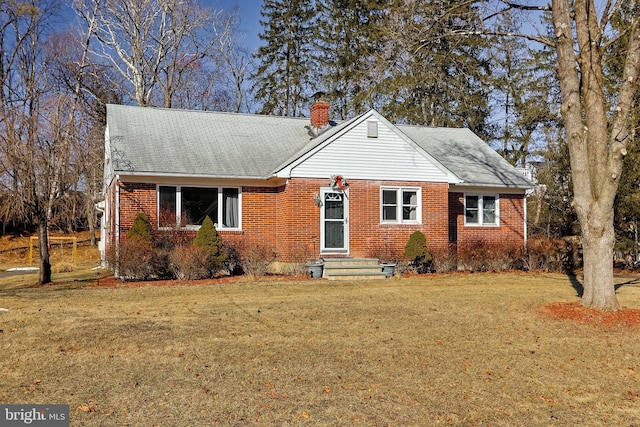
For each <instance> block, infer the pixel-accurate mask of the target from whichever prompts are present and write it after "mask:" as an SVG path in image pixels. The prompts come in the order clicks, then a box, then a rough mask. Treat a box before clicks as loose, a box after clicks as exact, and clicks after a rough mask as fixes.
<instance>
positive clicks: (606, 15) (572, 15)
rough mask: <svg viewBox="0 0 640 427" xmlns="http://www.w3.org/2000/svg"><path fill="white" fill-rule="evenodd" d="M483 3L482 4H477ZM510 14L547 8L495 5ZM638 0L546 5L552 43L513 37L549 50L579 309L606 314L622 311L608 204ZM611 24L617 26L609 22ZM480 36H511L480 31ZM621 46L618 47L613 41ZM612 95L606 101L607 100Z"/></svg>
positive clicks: (625, 109) (622, 137)
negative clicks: (577, 244) (612, 86)
mask: <svg viewBox="0 0 640 427" xmlns="http://www.w3.org/2000/svg"><path fill="white" fill-rule="evenodd" d="M483 3H484V4H485V5H486V4H487V2H483ZM498 4H501V5H502V7H503V10H502V11H497V12H496V13H494V14H493V15H492V16H494V17H495V16H497V15H499V14H500V13H501V12H503V11H505V10H509V9H516V10H520V11H542V10H547V11H548V10H549V7H547V6H535V5H529V4H528V5H524V4H520V3H518V2H512V1H508V0H501V1H500V2H498ZM639 6H640V5H639V4H638V2H637V1H629V2H623V1H621V0H609V1H607V2H602V3H600V2H599V3H598V4H597V5H596V3H595V1H594V0H575V1H572V0H552V3H551V8H550V10H551V15H552V22H553V29H554V34H553V38H547V37H544V36H540V35H537V34H517V36H520V37H524V38H526V39H528V40H532V41H537V42H541V43H543V44H546V45H548V46H551V47H553V48H555V50H556V53H557V70H558V78H559V82H560V88H561V96H562V101H561V110H560V111H561V114H562V118H563V124H564V128H565V131H566V138H567V142H568V147H569V157H570V163H571V176H572V182H573V194H574V199H573V203H572V204H573V207H574V209H575V211H576V214H577V216H578V220H579V223H580V229H581V234H582V243H583V254H584V284H583V287H584V291H583V294H582V305H584V306H588V307H594V308H598V309H604V310H616V309H618V308H619V307H620V305H619V303H618V300H617V298H616V295H615V287H614V282H613V262H612V261H613V246H614V239H615V233H614V227H613V224H614V223H613V220H614V210H613V207H614V200H615V197H616V193H617V191H618V186H619V183H620V175H621V173H622V166H623V160H624V156H625V155H626V152H627V149H626V145H627V144H628V143H629V140H630V139H631V124H630V118H631V113H632V111H633V107H634V101H635V99H636V94H637V91H638V74H639V73H640V19H638V14H637V12H638V7H639ZM614 24H615V25H614ZM477 33H478V34H497V35H502V36H506V35H511V36H513V35H514V34H506V33H501V32H498V31H488V30H486V29H483V30H481V31H478V32H477ZM614 43H615V44H616V45H617V46H622V47H621V48H618V49H617V50H612V49H610V47H611V46H612V45H613V44H614ZM613 57H617V60H618V61H620V57H622V61H621V62H622V63H623V66H622V69H623V72H622V74H623V75H622V79H621V80H620V82H619V85H618V90H617V92H616V93H614V94H610V93H608V92H607V91H606V89H605V85H604V70H605V69H606V67H607V65H608V64H609V63H610V61H611V60H612V58H613ZM609 95H611V96H609Z"/></svg>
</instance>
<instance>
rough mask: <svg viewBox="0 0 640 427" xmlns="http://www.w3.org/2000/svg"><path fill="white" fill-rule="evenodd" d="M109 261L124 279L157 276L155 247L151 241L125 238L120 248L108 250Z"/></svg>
mask: <svg viewBox="0 0 640 427" xmlns="http://www.w3.org/2000/svg"><path fill="white" fill-rule="evenodd" d="M106 256H107V262H108V263H109V265H111V267H112V268H113V269H115V270H116V273H117V277H119V278H120V279H122V280H146V279H149V278H152V277H155V275H154V273H155V268H154V248H153V245H152V243H151V242H150V241H146V240H142V239H135V238H134V239H128V238H127V239H123V240H121V241H120V245H119V247H118V250H116V248H114V247H112V248H110V249H109V250H108V251H107V254H106Z"/></svg>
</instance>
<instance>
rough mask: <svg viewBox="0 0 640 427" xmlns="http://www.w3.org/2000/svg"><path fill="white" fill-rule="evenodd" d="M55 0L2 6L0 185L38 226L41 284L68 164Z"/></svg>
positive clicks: (15, 210)
mask: <svg viewBox="0 0 640 427" xmlns="http://www.w3.org/2000/svg"><path fill="white" fill-rule="evenodd" d="M54 5H55V3H54V2H47V1H37V0H30V1H25V2H20V3H18V2H3V3H2V6H1V7H0V26H1V28H2V32H1V33H0V51H2V52H3V53H5V54H4V55H2V57H0V83H1V84H2V91H1V95H0V123H1V126H2V132H0V153H1V154H0V161H1V162H2V166H1V168H0V171H1V172H2V178H1V179H0V185H2V186H3V188H4V189H5V190H7V193H6V194H7V195H8V200H7V201H8V203H9V206H10V212H11V214H12V215H13V216H14V217H17V218H19V219H20V220H22V221H25V222H27V223H29V224H33V225H36V226H37V229H38V249H39V253H40V273H39V277H38V284H44V283H48V282H50V281H51V263H50V259H49V241H48V227H49V220H50V219H51V215H52V207H53V203H54V200H55V198H56V195H57V192H56V189H57V188H58V185H59V183H60V178H61V175H62V171H63V169H64V166H65V158H66V153H67V151H68V148H67V142H68V141H67V139H66V138H65V135H64V132H63V130H62V128H61V126H60V125H59V124H60V121H59V120H58V119H59V118H60V112H61V110H60V107H61V106H62V105H64V103H61V102H59V101H60V99H57V98H56V97H51V96H49V94H48V90H49V87H48V86H47V84H48V82H47V80H46V78H45V77H46V75H47V67H48V64H47V63H46V61H44V60H43V57H42V52H41V47H42V40H41V38H42V35H43V34H44V32H45V30H46V26H47V20H48V19H49V18H50V17H51V13H52V12H53V10H54Z"/></svg>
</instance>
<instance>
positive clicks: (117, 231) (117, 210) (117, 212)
mask: <svg viewBox="0 0 640 427" xmlns="http://www.w3.org/2000/svg"><path fill="white" fill-rule="evenodd" d="M115 181H116V182H115V184H116V203H115V204H116V206H115V209H114V210H115V212H114V214H115V220H116V221H115V222H116V226H115V228H116V229H115V238H116V265H115V269H114V274H115V276H116V277H118V276H119V266H120V175H116V179H115Z"/></svg>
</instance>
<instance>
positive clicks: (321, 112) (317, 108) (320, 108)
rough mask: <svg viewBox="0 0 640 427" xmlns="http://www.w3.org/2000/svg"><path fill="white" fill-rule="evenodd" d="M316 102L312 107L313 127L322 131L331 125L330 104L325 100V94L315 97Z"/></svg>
mask: <svg viewBox="0 0 640 427" xmlns="http://www.w3.org/2000/svg"><path fill="white" fill-rule="evenodd" d="M313 99H314V100H315V102H314V103H313V105H312V106H311V127H313V128H314V129H322V128H324V127H326V126H327V125H328V124H329V105H330V104H329V103H328V102H327V101H325V100H324V92H316V93H315V94H314V95H313Z"/></svg>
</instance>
